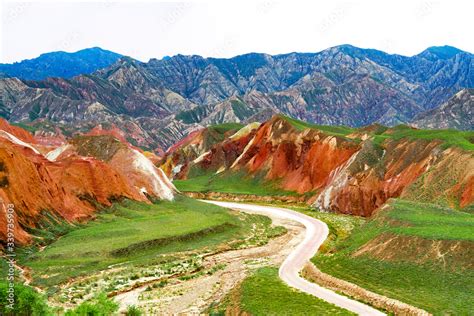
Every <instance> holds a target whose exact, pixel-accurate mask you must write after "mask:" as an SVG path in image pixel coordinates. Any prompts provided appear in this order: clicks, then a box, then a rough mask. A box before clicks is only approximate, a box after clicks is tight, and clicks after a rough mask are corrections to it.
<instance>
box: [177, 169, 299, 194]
mask: <svg viewBox="0 0 474 316" xmlns="http://www.w3.org/2000/svg"><path fill="white" fill-rule="evenodd" d="M173 184H174V185H175V186H176V188H178V190H180V191H183V192H221V193H231V194H252V195H260V196H272V195H273V196H275V195H284V196H291V195H296V192H293V191H286V190H282V189H279V188H278V185H277V183H276V182H275V181H273V182H272V181H264V180H262V178H261V177H258V176H254V177H250V176H246V175H245V174H244V173H243V172H234V171H227V172H224V173H221V174H214V173H207V174H201V175H197V176H195V177H190V179H187V180H173Z"/></svg>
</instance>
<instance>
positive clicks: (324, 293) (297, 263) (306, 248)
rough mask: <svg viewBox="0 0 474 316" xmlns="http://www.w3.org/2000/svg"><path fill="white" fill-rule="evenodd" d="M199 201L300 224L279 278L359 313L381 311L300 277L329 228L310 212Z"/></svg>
mask: <svg viewBox="0 0 474 316" xmlns="http://www.w3.org/2000/svg"><path fill="white" fill-rule="evenodd" d="M203 202H206V203H211V204H215V205H219V206H222V207H226V208H231V209H235V210H239V211H244V212H249V213H255V214H262V215H267V216H270V217H279V218H281V219H287V220H292V221H295V222H298V223H300V224H302V225H304V226H305V228H306V233H305V238H304V240H303V241H302V242H301V243H300V244H299V245H298V246H297V247H296V248H295V249H294V250H293V251H292V252H291V253H290V255H289V256H288V257H287V258H286V259H285V261H284V262H283V264H282V265H281V266H280V269H279V275H280V278H281V279H282V280H283V281H284V282H286V283H287V284H288V285H289V286H291V287H294V288H296V289H298V290H300V291H302V292H306V293H308V294H311V295H314V296H316V297H318V298H321V299H323V300H325V301H327V302H329V303H332V304H334V305H336V306H339V307H342V308H345V309H347V310H350V311H352V312H354V313H357V314H359V315H385V314H384V313H382V312H380V311H379V310H377V309H374V308H372V307H370V306H368V305H365V304H363V303H361V302H358V301H355V300H351V299H350V298H348V297H346V296H343V295H340V294H337V293H335V292H333V291H331V290H328V289H326V288H323V287H321V286H319V285H317V284H315V283H311V282H309V281H307V280H305V279H303V278H302V277H300V271H301V270H302V269H303V267H304V265H305V264H306V263H308V262H309V260H310V259H311V257H313V256H314V254H315V253H316V252H317V250H318V249H319V246H321V244H322V243H323V242H324V240H326V238H327V236H328V233H329V230H328V227H327V225H326V224H325V223H324V222H322V221H320V220H317V219H315V218H312V217H310V216H307V215H304V214H301V213H298V212H295V211H292V210H289V209H285V208H279V207H271V206H261V205H252V204H243V203H232V202H220V201H208V200H203Z"/></svg>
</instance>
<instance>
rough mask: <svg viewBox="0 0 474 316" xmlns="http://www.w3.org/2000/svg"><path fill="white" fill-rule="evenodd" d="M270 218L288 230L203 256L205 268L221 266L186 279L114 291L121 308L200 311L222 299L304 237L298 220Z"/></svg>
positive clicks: (166, 312) (149, 311)
mask: <svg viewBox="0 0 474 316" xmlns="http://www.w3.org/2000/svg"><path fill="white" fill-rule="evenodd" d="M272 220H273V224H274V225H277V226H284V227H286V229H287V233H286V234H284V235H283V236H280V237H278V238H275V239H272V240H270V242H268V243H267V244H266V245H263V246H260V247H253V248H247V249H240V250H232V251H227V252H223V253H219V254H215V255H210V256H208V257H206V258H205V260H204V262H203V265H204V267H205V269H206V268H212V267H216V266H219V265H221V266H222V267H223V268H222V269H219V270H217V271H215V272H214V273H212V274H210V275H208V274H205V275H203V276H200V277H197V278H194V279H191V280H187V281H182V280H176V279H175V280H172V281H170V283H169V284H168V285H166V287H163V288H156V289H152V290H150V288H148V287H147V286H143V287H140V288H136V289H134V290H132V291H129V292H127V293H122V294H119V295H117V296H116V297H115V300H116V301H117V302H119V303H120V306H121V310H122V311H123V310H125V309H126V306H129V305H137V306H140V308H141V309H142V310H144V311H145V313H146V314H147V315H148V314H155V315H156V314H159V315H177V314H186V315H194V314H196V315H199V314H200V313H202V311H203V310H205V309H206V308H207V307H209V305H211V304H212V303H213V302H218V301H220V300H221V299H223V298H224V296H225V295H226V294H227V293H228V292H229V291H230V290H231V289H232V288H234V287H235V286H236V285H237V284H239V283H240V282H241V281H242V280H243V279H244V278H245V277H246V276H247V275H248V274H249V272H250V271H252V270H253V269H256V268H259V267H261V266H265V265H280V264H281V263H282V262H283V261H284V260H285V258H286V257H287V256H288V255H289V253H290V252H291V250H292V249H294V248H295V247H297V245H298V244H300V243H301V242H302V241H303V239H304V227H303V226H302V225H301V224H299V223H297V222H294V221H288V220H286V219H282V218H277V217H274V218H272ZM147 289H148V290H147Z"/></svg>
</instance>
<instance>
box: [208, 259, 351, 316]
mask: <svg viewBox="0 0 474 316" xmlns="http://www.w3.org/2000/svg"><path fill="white" fill-rule="evenodd" d="M235 292H237V293H235ZM227 307H230V308H232V309H233V310H235V309H236V308H237V309H240V310H241V311H244V312H247V313H249V314H251V315H255V316H258V315H353V314H352V313H351V312H349V311H347V310H345V309H342V308H339V307H336V306H334V305H332V304H330V303H327V302H326V301H323V300H321V299H318V298H316V297H314V296H312V295H309V294H306V293H303V292H299V291H297V290H294V289H292V288H290V287H289V286H287V285H286V284H285V283H283V281H281V280H280V278H279V277H278V269H277V268H273V267H265V268H260V269H258V270H257V271H256V272H255V273H254V274H253V275H251V276H250V277H247V278H246V279H245V280H244V281H243V282H242V284H241V286H240V287H239V288H237V289H235V290H234V293H230V294H229V295H228V297H226V298H225V299H224V301H223V302H222V303H221V304H220V305H219V306H217V307H213V308H212V309H211V315H218V314H223V313H224V312H223V311H224V310H225V308H227Z"/></svg>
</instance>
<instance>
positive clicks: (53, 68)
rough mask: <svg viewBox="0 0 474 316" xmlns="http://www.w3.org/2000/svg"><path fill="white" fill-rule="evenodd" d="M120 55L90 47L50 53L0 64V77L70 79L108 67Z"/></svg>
mask: <svg viewBox="0 0 474 316" xmlns="http://www.w3.org/2000/svg"><path fill="white" fill-rule="evenodd" d="M120 57H122V55H120V54H117V53H114V52H111V51H108V50H104V49H101V48H99V47H92V48H87V49H83V50H80V51H77V52H75V53H66V52H52V53H46V54H42V55H41V56H39V57H37V58H33V59H26V60H23V61H21V62H17V63H13V64H0V76H1V77H17V78H21V79H25V80H43V79H46V78H49V77H61V78H72V77H74V76H77V75H81V74H90V73H93V72H94V71H96V70H98V69H101V68H105V67H108V66H110V65H111V64H113V63H115V62H116V61H117V60H118V59H119V58H120Z"/></svg>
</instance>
